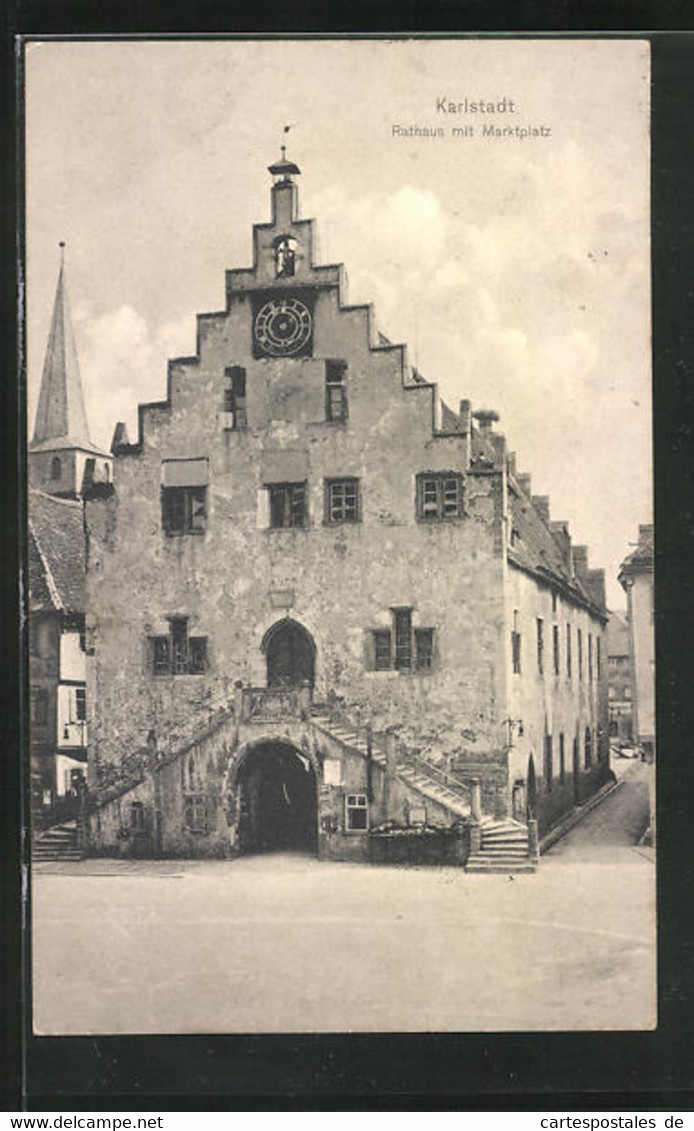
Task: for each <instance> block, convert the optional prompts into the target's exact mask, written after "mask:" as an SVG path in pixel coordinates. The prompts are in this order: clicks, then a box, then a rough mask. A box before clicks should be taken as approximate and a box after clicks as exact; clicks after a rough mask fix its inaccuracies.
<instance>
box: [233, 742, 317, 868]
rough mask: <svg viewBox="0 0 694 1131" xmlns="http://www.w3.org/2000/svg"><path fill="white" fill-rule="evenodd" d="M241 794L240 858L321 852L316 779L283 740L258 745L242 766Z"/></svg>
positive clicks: (238, 778) (307, 762) (305, 761)
mask: <svg viewBox="0 0 694 1131" xmlns="http://www.w3.org/2000/svg"><path fill="white" fill-rule="evenodd" d="M236 790H237V799H238V807H239V815H238V829H237V843H238V851H239V852H240V853H242V854H247V853H256V852H269V851H273V850H282V849H286V850H294V851H301V852H310V853H315V852H316V850H317V842H318V791H317V785H316V775H315V773H314V771H313V767H312V765H311V762H310V760H309V759H308V758H307V757H306V756H305V755H304V754H302V753H300V752H299V751H298V750H297V749H296V747H295V746H292V745H291V744H290V743H287V742H282V741H279V740H268V741H266V742H261V743H258V744H257V745H255V746H254V747H253V748H252V750H251V751H250V752H249V753H248V754H247V756H246V757H245V758H244V760H243V763H242V764H241V766H240V767H239V770H238V773H237V775H236Z"/></svg>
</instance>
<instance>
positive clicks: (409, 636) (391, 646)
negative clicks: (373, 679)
mask: <svg viewBox="0 0 694 1131" xmlns="http://www.w3.org/2000/svg"><path fill="white" fill-rule="evenodd" d="M392 617H393V629H392V631H391V629H389V628H374V629H372V630H371V637H372V640H373V656H372V660H373V668H374V670H375V671H391V670H392V669H393V668H395V669H396V670H397V671H411V670H412V669H413V668H414V670H415V671H419V672H425V671H431V670H432V669H433V667H434V629H433V628H415V629H414V630H413V628H412V609H393V610H392Z"/></svg>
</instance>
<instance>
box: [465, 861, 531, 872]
mask: <svg viewBox="0 0 694 1131" xmlns="http://www.w3.org/2000/svg"><path fill="white" fill-rule="evenodd" d="M465 871H466V872H468V873H469V874H470V875H472V876H474V875H478V876H494V875H497V876H508V875H513V874H515V875H531V874H532V873H533V872H536V871H537V864H535V863H534V862H533V861H532V860H528V859H527V858H526V859H525V860H506V861H502V860H478V859H477V858H473V857H470V858H469V859H468V862H467V864H466V865H465Z"/></svg>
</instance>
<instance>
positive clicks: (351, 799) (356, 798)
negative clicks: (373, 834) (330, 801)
mask: <svg viewBox="0 0 694 1131" xmlns="http://www.w3.org/2000/svg"><path fill="white" fill-rule="evenodd" d="M345 826H346V829H347V832H350V833H360V832H364V831H365V830H366V829H368V827H369V809H368V805H367V802H366V794H365V793H348V794H347V797H346V798H345Z"/></svg>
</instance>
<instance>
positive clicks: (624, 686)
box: [607, 611, 634, 743]
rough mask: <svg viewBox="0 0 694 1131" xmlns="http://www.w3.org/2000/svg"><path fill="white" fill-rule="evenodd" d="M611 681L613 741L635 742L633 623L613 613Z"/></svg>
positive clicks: (609, 639) (609, 653)
mask: <svg viewBox="0 0 694 1131" xmlns="http://www.w3.org/2000/svg"><path fill="white" fill-rule="evenodd" d="M607 678H608V684H609V692H608V694H609V718H610V738H611V739H613V740H616V741H618V742H625V743H628V742H633V741H634V722H633V717H632V702H633V700H632V686H631V659H630V650H629V623H628V621H627V618H626V616H625V615H623V614H622V613H618V612H613V611H611V612H610V619H609V621H608V624H607Z"/></svg>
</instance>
